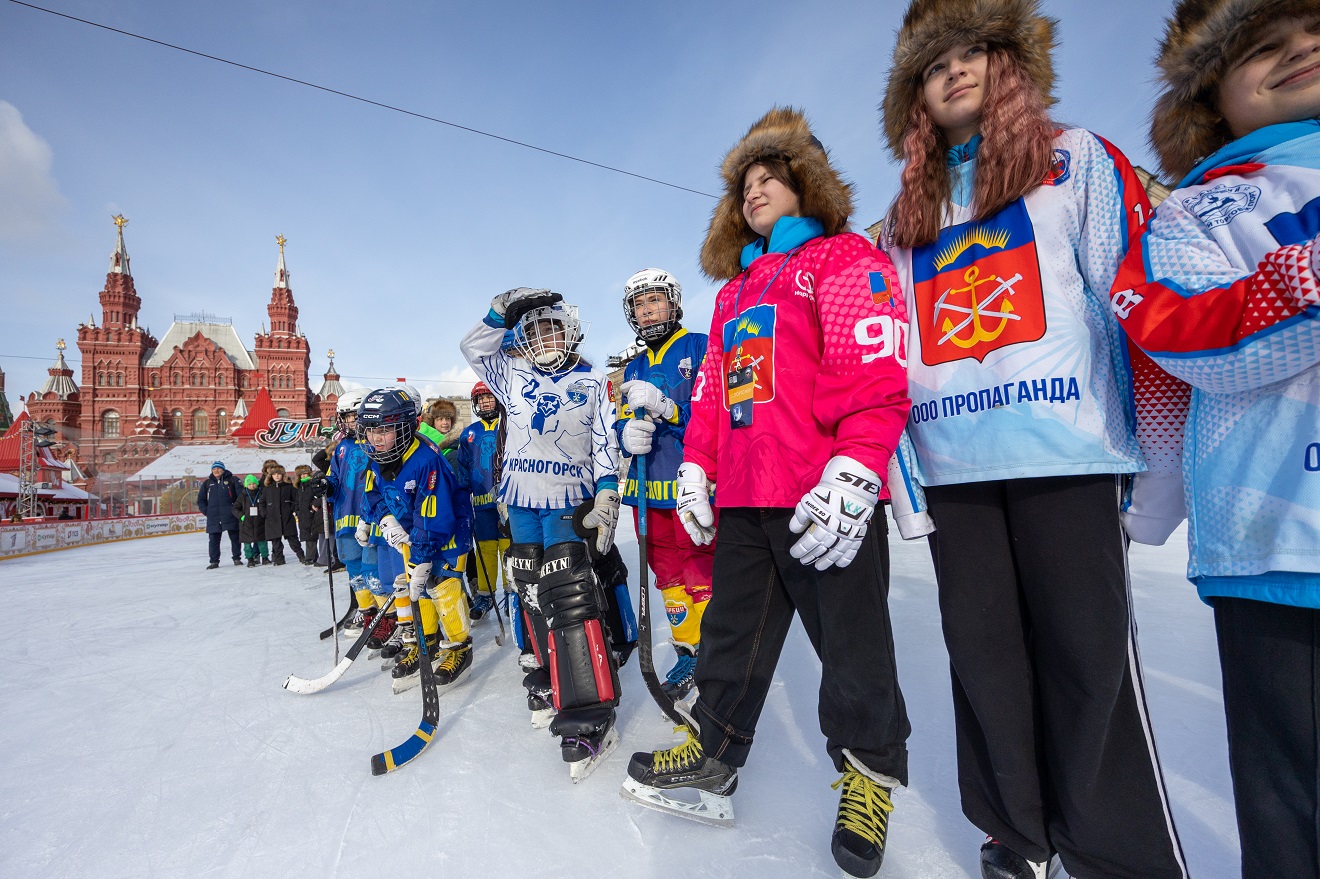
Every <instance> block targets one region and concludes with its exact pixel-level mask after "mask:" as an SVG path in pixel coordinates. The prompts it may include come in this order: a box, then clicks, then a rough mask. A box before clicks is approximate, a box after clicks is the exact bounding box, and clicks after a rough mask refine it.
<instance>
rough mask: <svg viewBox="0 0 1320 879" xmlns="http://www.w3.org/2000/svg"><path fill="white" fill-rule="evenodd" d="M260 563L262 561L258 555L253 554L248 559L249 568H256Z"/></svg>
mask: <svg viewBox="0 0 1320 879" xmlns="http://www.w3.org/2000/svg"><path fill="white" fill-rule="evenodd" d="M259 564H261V562H259V561H257V557H256V556H253V557H252V558H250V559H248V563H247V566H248V567H249V568H255V567H256V566H257V565H259Z"/></svg>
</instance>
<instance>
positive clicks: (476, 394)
mask: <svg viewBox="0 0 1320 879" xmlns="http://www.w3.org/2000/svg"><path fill="white" fill-rule="evenodd" d="M486 396H488V397H490V405H489V406H488V407H487V408H485V409H483V408H482V407H481V406H480V405H478V403H477V400H479V399H480V398H481V397H486ZM499 406H500V401H499V400H498V399H496V397H495V392H494V391H492V390H491V389H490V387H489V386H488V385H487V384H486V383H485V382H477V383H476V384H475V385H473V386H472V412H473V414H475V415H477V416H478V417H481V418H489V417H491V416H492V415H494V414H495V412H496V411H497V410H498V409H499Z"/></svg>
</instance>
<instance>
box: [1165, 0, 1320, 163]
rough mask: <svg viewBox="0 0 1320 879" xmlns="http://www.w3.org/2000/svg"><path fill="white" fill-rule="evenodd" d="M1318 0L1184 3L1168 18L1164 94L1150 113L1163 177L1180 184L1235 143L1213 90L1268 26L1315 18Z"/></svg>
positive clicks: (1201, 0)
mask: <svg viewBox="0 0 1320 879" xmlns="http://www.w3.org/2000/svg"><path fill="white" fill-rule="evenodd" d="M1318 10H1320V4H1317V0H1182V2H1181V3H1179V4H1178V7H1177V8H1176V9H1175V10H1174V13H1173V15H1172V17H1170V19H1169V22H1168V26H1167V28H1166V29H1165V32H1164V43H1163V44H1162V45H1161V46H1160V55H1159V60H1158V61H1157V64H1158V65H1159V68H1160V79H1161V80H1162V82H1163V85H1164V91H1163V93H1162V94H1161V95H1160V97H1159V99H1158V100H1157V101H1156V102H1155V109H1154V111H1153V112H1152V113H1151V121H1150V144H1151V146H1152V147H1154V149H1155V152H1156V154H1158V155H1159V157H1160V165H1161V166H1162V167H1163V168H1164V171H1165V173H1166V174H1168V175H1169V176H1170V177H1172V178H1174V179H1175V180H1181V179H1182V178H1183V177H1185V176H1187V173H1188V172H1190V171H1191V170H1192V168H1194V167H1196V164H1197V162H1199V161H1200V160H1201V159H1204V158H1205V157H1206V156H1209V155H1210V154H1211V153H1213V152H1214V151H1215V150H1217V149H1219V148H1220V147H1222V146H1224V145H1225V144H1227V143H1228V142H1230V141H1231V140H1233V135H1232V132H1230V131H1229V129H1228V125H1227V124H1226V123H1225V122H1224V118H1223V115H1222V114H1220V112H1219V111H1218V110H1217V109H1216V108H1215V93H1214V89H1215V87H1216V86H1217V85H1218V84H1219V81H1220V80H1221V79H1223V76H1224V74H1225V73H1226V72H1227V71H1228V68H1229V65H1231V64H1232V63H1233V62H1234V61H1235V60H1237V59H1238V58H1240V57H1241V56H1242V53H1243V52H1245V51H1246V50H1247V49H1248V48H1250V46H1251V43H1252V42H1253V41H1254V40H1255V39H1256V36H1257V34H1259V33H1260V31H1261V29H1262V28H1263V27H1265V26H1266V25H1268V24H1270V23H1272V22H1274V21H1277V20H1279V19H1280V18H1284V17H1287V16H1293V15H1314V14H1316V12H1317V11H1318Z"/></svg>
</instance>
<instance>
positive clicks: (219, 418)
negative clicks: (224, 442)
mask: <svg viewBox="0 0 1320 879" xmlns="http://www.w3.org/2000/svg"><path fill="white" fill-rule="evenodd" d="M215 432H216V434H217V435H218V436H224V435H225V434H227V433H229V413H228V412H226V411H225V410H223V409H221V410H220V411H219V412H217V413H215Z"/></svg>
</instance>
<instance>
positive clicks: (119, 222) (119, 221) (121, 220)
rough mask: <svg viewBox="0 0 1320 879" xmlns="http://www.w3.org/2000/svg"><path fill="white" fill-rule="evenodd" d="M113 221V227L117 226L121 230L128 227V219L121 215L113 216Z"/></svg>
mask: <svg viewBox="0 0 1320 879" xmlns="http://www.w3.org/2000/svg"><path fill="white" fill-rule="evenodd" d="M114 221H115V225H116V226H118V227H119V228H120V229H121V230H122V229H123V228H124V227H125V226H127V225H128V218H127V217H125V216H124V215H123V214H115V216H114Z"/></svg>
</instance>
